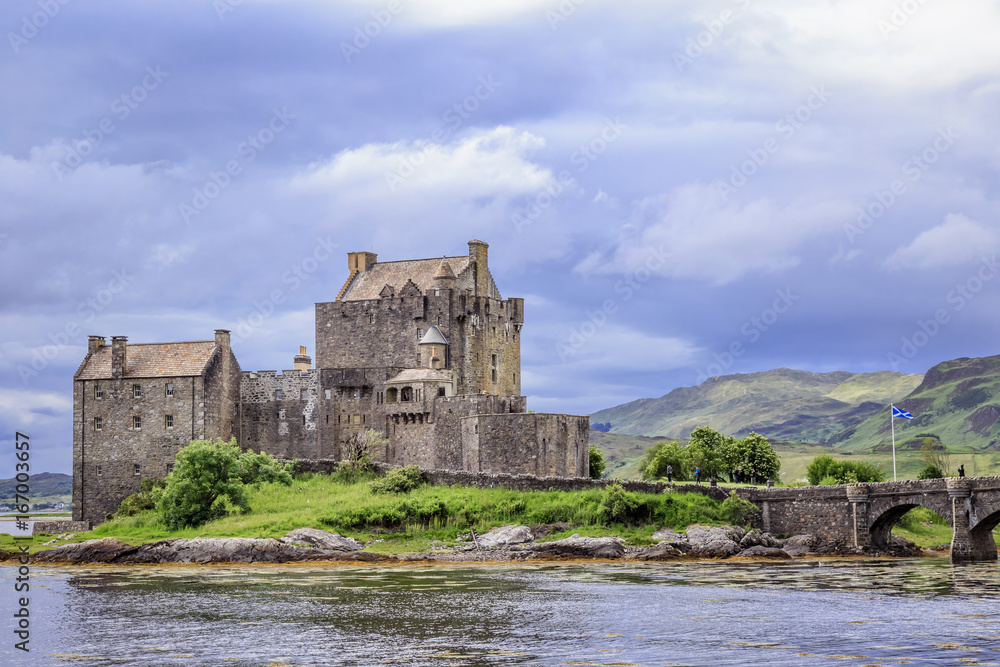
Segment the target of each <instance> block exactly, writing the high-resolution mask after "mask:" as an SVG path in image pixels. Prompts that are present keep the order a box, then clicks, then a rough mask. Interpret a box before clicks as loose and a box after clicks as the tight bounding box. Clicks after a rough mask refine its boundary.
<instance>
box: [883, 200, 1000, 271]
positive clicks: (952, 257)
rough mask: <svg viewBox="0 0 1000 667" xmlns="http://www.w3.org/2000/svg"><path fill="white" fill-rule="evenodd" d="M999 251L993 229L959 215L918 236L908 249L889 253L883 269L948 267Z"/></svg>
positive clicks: (999, 234)
mask: <svg viewBox="0 0 1000 667" xmlns="http://www.w3.org/2000/svg"><path fill="white" fill-rule="evenodd" d="M998 249H1000V232H998V231H997V229H996V228H993V227H987V226H986V225H983V224H980V223H978V222H974V221H972V220H969V219H968V218H967V217H965V216H964V215H961V214H958V213H949V214H948V215H947V216H945V219H944V222H943V223H941V224H940V225H938V226H937V227H933V228H931V229H928V230H927V231H924V232H921V233H920V235H919V236H917V238H915V239H913V242H912V243H910V245H908V246H904V247H902V248H899V249H897V250H896V251H895V252H894V253H892V254H891V255H890V256H889V257H888V259H886V260H885V263H884V264H883V267H884V268H885V269H887V270H890V271H896V270H900V269H909V268H916V269H927V268H931V267H937V266H949V265H953V264H961V263H962V262H967V261H969V260H973V259H978V258H979V257H981V256H982V255H983V253H987V252H995V251H996V250H998Z"/></svg>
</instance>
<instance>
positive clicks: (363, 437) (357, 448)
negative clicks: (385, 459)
mask: <svg viewBox="0 0 1000 667" xmlns="http://www.w3.org/2000/svg"><path fill="white" fill-rule="evenodd" d="M387 442H388V440H386V439H385V438H383V437H382V434H381V433H379V432H378V431H376V430H375V429H373V428H370V429H368V430H367V431H365V432H364V433H355V434H354V435H352V436H351V437H350V438H348V439H347V444H346V446H345V449H344V460H345V461H350V462H351V463H354V464H355V465H357V466H358V467H359V468H371V467H372V464H373V463H374V461H375V459H376V458H378V457H379V456H380V455H381V454H382V453H383V448H384V447H385V445H386V443H387Z"/></svg>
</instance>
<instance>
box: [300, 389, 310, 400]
mask: <svg viewBox="0 0 1000 667" xmlns="http://www.w3.org/2000/svg"><path fill="white" fill-rule="evenodd" d="M299 398H300V399H302V400H303V401H308V400H309V390H308V389H300V390H299Z"/></svg>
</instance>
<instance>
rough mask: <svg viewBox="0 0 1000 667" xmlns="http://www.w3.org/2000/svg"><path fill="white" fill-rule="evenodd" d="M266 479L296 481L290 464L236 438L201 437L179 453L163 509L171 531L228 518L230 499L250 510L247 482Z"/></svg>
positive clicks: (162, 499) (159, 504)
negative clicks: (243, 447)
mask: <svg viewBox="0 0 1000 667" xmlns="http://www.w3.org/2000/svg"><path fill="white" fill-rule="evenodd" d="M261 481H273V482H279V483H282V484H291V483H292V477H291V474H290V473H289V472H288V466H287V465H286V464H284V463H281V462H279V461H276V460H275V459H274V458H272V457H270V456H268V455H267V454H264V453H263V452H261V453H260V454H254V453H253V452H240V448H239V445H237V444H236V439H235V438H233V439H232V440H230V441H229V442H225V441H224V440H215V441H212V440H195V441H194V442H192V443H191V444H189V445H188V446H187V447H185V448H183V449H182V450H181V451H179V452H177V457H176V458H175V460H174V469H173V471H171V473H170V474H169V475H168V476H167V479H166V487H165V488H164V490H163V494H162V495H161V496H160V498H159V501H158V502H157V509H158V510H159V512H160V515H161V516H162V517H163V521H164V523H165V524H166V525H167V528H169V529H170V530H177V529H179V528H184V527H185V526H200V525H201V524H203V523H206V522H208V521H211V520H212V519H215V518H218V517H221V516H224V515H225V513H226V502H227V501H228V503H229V504H231V505H233V506H235V507H236V508H237V509H239V510H240V511H243V512H247V511H249V510H250V504H249V502H248V500H247V495H246V490H245V486H246V485H247V484H255V483H258V482H261Z"/></svg>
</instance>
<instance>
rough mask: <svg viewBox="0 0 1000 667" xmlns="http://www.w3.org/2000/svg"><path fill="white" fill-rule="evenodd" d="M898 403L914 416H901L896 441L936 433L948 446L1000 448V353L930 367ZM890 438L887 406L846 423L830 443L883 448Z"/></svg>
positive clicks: (854, 446)
mask: <svg viewBox="0 0 1000 667" xmlns="http://www.w3.org/2000/svg"><path fill="white" fill-rule="evenodd" d="M896 405H897V406H899V407H901V408H903V409H904V410H906V411H908V412H910V413H911V414H912V415H913V417H914V418H913V419H912V420H905V419H898V418H897V419H896V442H897V444H899V443H900V442H901V441H905V440H907V439H915V438H918V437H922V436H927V435H933V436H937V438H938V439H940V440H941V442H942V443H943V444H944V445H945V446H947V447H949V448H950V447H955V446H962V445H964V446H967V447H972V448H974V449H985V448H989V449H1000V356H993V357H981V358H976V359H969V358H965V357H963V358H961V359H954V360H952V361H946V362H943V363H940V364H938V365H937V366H934V367H933V368H931V369H930V370H929V371H927V373H926V374H925V375H924V379H923V382H921V383H920V385H919V386H918V387H916V388H915V389H914V390H913V391H912V392H911V393H909V394H908V395H907V396H906V397H905V398H904V399H902V400H900V401H897V402H896ZM890 441H891V431H890V424H889V414H888V409H887V408H885V406H882V410H881V411H880V412H879V414H876V415H872V416H870V417H868V418H867V419H866V420H864V421H863V422H861V423H859V424H856V425H852V426H848V427H846V428H845V429H844V430H843V431H842V432H841V433H840V434H838V435H837V436H835V437H834V438H833V439H832V440H831V443H832V444H835V445H836V446H837V447H842V448H845V449H861V448H867V447H873V446H874V447H876V448H877V449H878V448H880V447H884V446H885V445H886V443H889V442H890Z"/></svg>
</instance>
